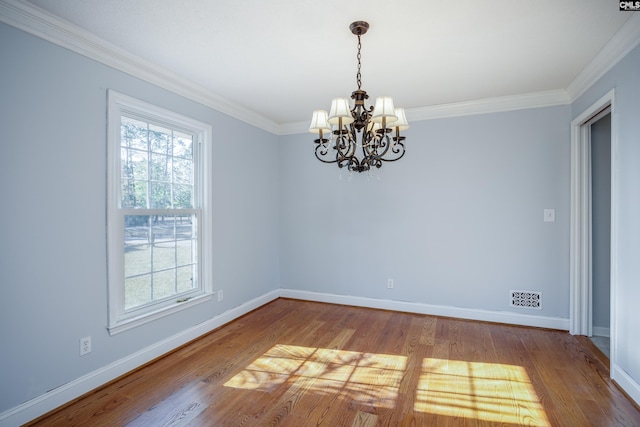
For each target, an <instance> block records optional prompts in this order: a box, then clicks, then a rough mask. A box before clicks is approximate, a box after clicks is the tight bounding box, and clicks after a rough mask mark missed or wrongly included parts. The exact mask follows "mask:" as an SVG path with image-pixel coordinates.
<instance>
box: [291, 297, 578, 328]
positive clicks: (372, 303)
mask: <svg viewBox="0 0 640 427" xmlns="http://www.w3.org/2000/svg"><path fill="white" fill-rule="evenodd" d="M280 296H281V297H283V298H293V299H301V300H307V301H317V302H327V303H332V304H342V305H353V306H357V307H370V308H380V309H383V310H394V311H404V312H407V313H418V314H430V315H433V316H446V317H457V318H460V319H469V320H480V321H485V322H498V323H507V324H511V325H521V326H534V327H539V328H549V329H559V330H563V331H568V330H569V319H566V318H562V317H545V316H533V315H529V314H522V313H513V312H508V311H491V310H478V309H473V308H463V307H451V306H443V305H431V304H422V303H415V302H409V301H394V300H386V299H376V298H365V297H355V296H350V295H337V294H326V293H319V292H309V291H300V290H294V289H280Z"/></svg>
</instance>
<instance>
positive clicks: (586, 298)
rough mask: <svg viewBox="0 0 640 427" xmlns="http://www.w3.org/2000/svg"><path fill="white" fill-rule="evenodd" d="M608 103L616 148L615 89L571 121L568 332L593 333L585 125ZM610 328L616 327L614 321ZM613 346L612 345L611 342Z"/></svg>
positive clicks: (613, 147) (613, 184) (587, 133)
mask: <svg viewBox="0 0 640 427" xmlns="http://www.w3.org/2000/svg"><path fill="white" fill-rule="evenodd" d="M608 105H610V106H611V130H612V134H611V151H612V156H611V157H612V160H611V161H612V167H611V170H612V171H615V165H614V163H613V162H614V152H615V151H616V150H617V148H616V147H617V143H616V136H615V132H616V123H615V117H616V115H615V90H613V89H612V90H611V91H609V92H608V93H607V94H605V95H604V96H603V97H602V98H600V99H599V100H598V101H596V102H595V103H594V104H593V105H591V106H590V107H589V108H587V109H586V110H585V111H584V112H583V113H582V114H580V115H579V116H578V117H576V118H575V119H573V120H572V121H571V232H570V248H569V332H570V333H572V334H574V335H586V336H591V335H592V322H591V317H592V310H591V292H592V289H591V153H590V148H591V147H590V144H589V141H590V127H589V126H588V125H587V124H588V123H589V122H590V121H591V120H592V119H593V117H594V116H595V115H596V114H598V113H599V112H600V111H601V110H603V109H604V108H606V107H607V106H608ZM611 187H612V189H611V214H612V215H611V230H612V234H611V295H612V297H611V301H612V306H611V313H612V315H613V313H615V311H614V307H613V302H614V298H613V294H614V289H615V278H614V276H615V274H614V270H615V258H614V257H615V249H614V248H615V239H616V236H615V235H614V234H613V230H614V229H615V224H616V220H615V216H614V213H615V206H616V200H617V199H616V196H615V193H616V188H617V181H616V180H615V173H613V172H612V176H611ZM611 328H612V330H614V331H615V328H614V325H613V323H612V324H611ZM612 347H613V345H612Z"/></svg>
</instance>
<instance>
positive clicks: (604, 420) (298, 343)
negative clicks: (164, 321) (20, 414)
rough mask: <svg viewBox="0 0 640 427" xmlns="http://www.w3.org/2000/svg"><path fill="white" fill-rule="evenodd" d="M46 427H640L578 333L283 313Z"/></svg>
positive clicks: (281, 305) (330, 308)
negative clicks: (173, 426) (523, 426)
mask: <svg viewBox="0 0 640 427" xmlns="http://www.w3.org/2000/svg"><path fill="white" fill-rule="evenodd" d="M33 425H35V426H45V425H46V426H125V425H127V426H168V425H185V426H295V427H300V426H328V427H337V426H346V427H356V426H359V427H372V426H519V425H526V426H598V427H604V426H625V427H629V426H640V411H639V409H638V408H637V407H636V406H635V405H634V404H633V403H632V402H631V401H630V400H628V399H627V398H626V397H625V396H624V394H623V393H621V392H620V390H619V389H618V388H617V387H616V386H615V385H614V384H613V383H612V382H611V381H610V380H609V369H608V360H607V359H606V358H605V357H604V356H603V355H602V354H601V353H600V352H599V351H598V350H597V349H596V348H595V346H593V344H591V343H590V341H589V340H588V339H586V338H585V339H582V337H575V336H571V335H569V334H568V333H566V332H562V331H553V330H543V329H535V328H526V327H517V326H506V325H499V324H492V323H482V322H473V321H464V320H457V319H450V318H440V317H433V316H425V315H417V314H407V313H398V312H391V311H381V310H373V309H366V308H357V307H345V306H337V305H331V304H321V303H313V302H304V301H295V300H288V299H278V300H276V301H273V302H272V303H270V304H267V305H265V306H264V307H261V308H259V309H258V310H256V311H254V312H252V313H249V314H247V315H246V316H244V317H242V318H240V319H237V320H235V321H234V322H231V323H229V324H227V325H225V326H224V327H222V328H220V329H218V330H216V331H214V332H212V333H210V334H208V335H206V336H204V337H202V338H200V339H198V340H196V341H194V342H192V343H190V344H188V345H186V346H184V347H182V348H180V349H178V350H176V351H175V352H173V353H171V354H169V355H167V356H165V357H163V358H161V359H159V360H157V361H155V362H154V363H151V364H149V365H147V366H146V367H144V368H141V369H139V370H137V371H135V372H133V373H131V374H129V375H127V376H125V377H123V378H121V379H119V380H117V381H114V382H112V383H111V384H109V385H107V386H105V387H103V388H101V389H99V390H97V391H95V392H93V393H91V394H88V395H87V396H85V397H83V398H81V399H79V400H77V401H75V402H74V403H72V404H70V405H68V406H66V407H64V408H62V409H60V410H59V411H57V412H54V413H52V414H49V415H48V416H46V417H43V418H41V419H40V420H37V422H35V423H33Z"/></svg>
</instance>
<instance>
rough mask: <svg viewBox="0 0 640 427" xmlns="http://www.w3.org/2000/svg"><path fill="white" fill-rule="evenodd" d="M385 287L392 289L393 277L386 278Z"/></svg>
mask: <svg viewBox="0 0 640 427" xmlns="http://www.w3.org/2000/svg"><path fill="white" fill-rule="evenodd" d="M387 288H389V289H393V279H387Z"/></svg>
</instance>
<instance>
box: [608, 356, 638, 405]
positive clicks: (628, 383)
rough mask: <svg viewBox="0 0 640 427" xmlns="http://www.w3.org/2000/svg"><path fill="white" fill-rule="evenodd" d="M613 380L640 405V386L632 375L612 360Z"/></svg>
mask: <svg viewBox="0 0 640 427" xmlns="http://www.w3.org/2000/svg"><path fill="white" fill-rule="evenodd" d="M610 371H611V379H612V380H613V381H615V382H616V383H617V384H618V386H619V387H620V388H621V389H623V390H624V392H625V393H627V394H628V395H629V397H630V398H631V399H633V400H634V401H635V402H636V403H637V404H639V405H640V384H638V383H637V382H636V381H635V380H634V379H633V378H631V375H629V374H627V373H626V372H625V371H624V369H622V368H621V367H620V366H619V365H618V364H616V363H613V359H611V368H610Z"/></svg>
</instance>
